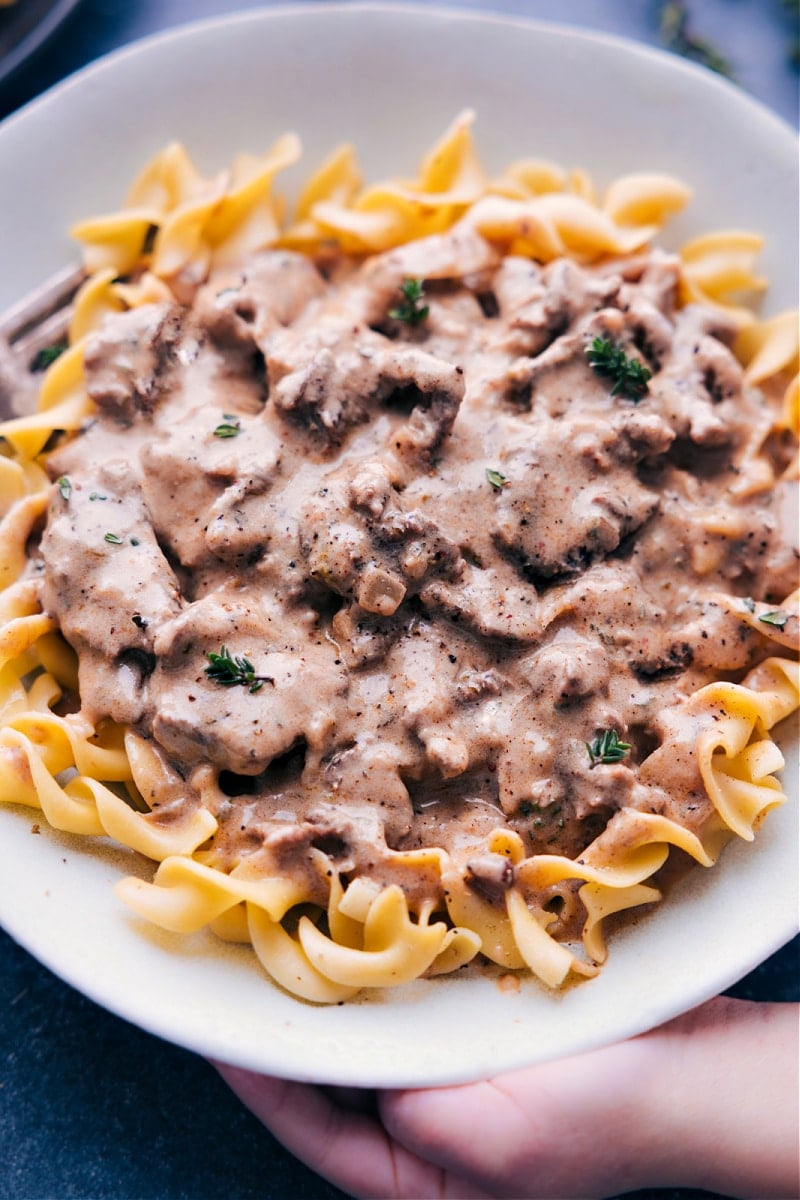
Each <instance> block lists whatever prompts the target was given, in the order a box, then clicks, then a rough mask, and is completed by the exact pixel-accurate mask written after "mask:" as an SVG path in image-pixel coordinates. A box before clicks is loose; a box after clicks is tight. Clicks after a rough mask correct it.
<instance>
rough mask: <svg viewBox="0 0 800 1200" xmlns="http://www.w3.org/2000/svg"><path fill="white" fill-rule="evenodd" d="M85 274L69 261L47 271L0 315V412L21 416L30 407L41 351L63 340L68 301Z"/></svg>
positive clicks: (43, 354)
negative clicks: (48, 274) (48, 273)
mask: <svg viewBox="0 0 800 1200" xmlns="http://www.w3.org/2000/svg"><path fill="white" fill-rule="evenodd" d="M85 278H86V272H85V270H84V268H83V267H82V266H75V265H74V264H73V265H71V266H69V267H65V268H64V269H63V270H62V271H59V272H58V273H57V274H55V275H52V276H51V277H50V278H49V279H48V280H46V281H45V282H44V283H42V284H40V285H39V286H38V287H37V288H34V290H33V291H32V292H29V293H28V295H27V296H25V297H24V298H23V299H22V300H20V301H19V302H18V303H17V304H15V305H13V306H12V307H11V308H10V309H8V310H7V311H6V312H5V313H3V315H2V316H0V416H1V417H2V418H3V419H5V418H6V417H16V416H22V415H23V414H24V413H27V412H30V411H31V410H32V408H33V407H34V405H35V401H36V394H37V392H38V390H39V387H38V381H37V378H36V376H37V375H38V374H39V373H41V371H43V370H44V368H45V366H46V365H47V351H48V350H49V349H50V348H57V347H59V346H60V345H61V344H63V343H65V342H66V334H67V329H68V327H69V315H70V305H71V304H72V301H73V299H74V298H75V293H76V292H77V290H78V288H79V287H80V285H81V284H82V283H83V281H84V279H85Z"/></svg>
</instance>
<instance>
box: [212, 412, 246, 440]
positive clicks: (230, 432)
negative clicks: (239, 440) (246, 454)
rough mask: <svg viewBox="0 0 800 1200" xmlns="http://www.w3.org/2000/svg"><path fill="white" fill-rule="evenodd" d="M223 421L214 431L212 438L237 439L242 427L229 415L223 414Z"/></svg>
mask: <svg viewBox="0 0 800 1200" xmlns="http://www.w3.org/2000/svg"><path fill="white" fill-rule="evenodd" d="M222 415H223V416H224V417H225V420H224V421H222V422H221V423H220V424H219V425H218V426H217V428H216V429H215V430H214V437H218V438H232V437H238V435H239V434H240V433H241V432H242V427H241V425H240V423H239V420H238V418H237V417H232V416H231V414H230V413H223V414H222Z"/></svg>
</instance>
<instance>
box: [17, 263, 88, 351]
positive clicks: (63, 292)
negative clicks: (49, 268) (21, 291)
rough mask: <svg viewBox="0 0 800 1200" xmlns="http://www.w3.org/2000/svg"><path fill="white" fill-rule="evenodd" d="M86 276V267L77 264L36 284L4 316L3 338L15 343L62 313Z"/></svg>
mask: <svg viewBox="0 0 800 1200" xmlns="http://www.w3.org/2000/svg"><path fill="white" fill-rule="evenodd" d="M85 277H86V272H85V271H84V268H83V267H82V266H77V267H76V266H75V265H74V264H73V265H71V266H69V267H66V268H64V270H62V271H59V272H58V274H56V275H53V276H51V277H50V279H48V280H47V281H46V282H45V283H43V284H40V285H39V287H37V288H34V290H33V291H32V292H29V293H28V295H27V296H24V297H23V299H22V300H20V301H19V302H18V303H17V304H15V305H14V306H13V307H12V308H10V309H8V310H7V311H6V312H5V313H3V315H2V316H0V338H2V339H3V340H4V341H6V342H7V343H8V345H9V346H11V347H14V346H15V345H16V343H18V342H20V341H21V340H23V339H24V338H25V337H26V335H29V334H31V333H32V332H33V331H34V330H38V329H40V328H41V327H42V326H44V325H45V324H46V323H47V322H48V320H49V319H50V318H52V317H53V316H54V315H56V314H61V313H62V312H63V310H64V309H66V307H67V306H68V305H69V304H70V303H71V302H72V300H73V299H74V297H75V293H76V292H77V290H78V288H79V287H80V285H81V284H82V283H83V281H84V279H85Z"/></svg>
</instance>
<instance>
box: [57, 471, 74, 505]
mask: <svg viewBox="0 0 800 1200" xmlns="http://www.w3.org/2000/svg"><path fill="white" fill-rule="evenodd" d="M56 483H57V484H58V490H59V492H60V493H61V499H62V500H69V498H70V496H71V495H72V481H71V480H70V477H69V475H59V477H58V479H57V480H56Z"/></svg>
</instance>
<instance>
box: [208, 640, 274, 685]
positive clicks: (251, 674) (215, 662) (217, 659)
mask: <svg viewBox="0 0 800 1200" xmlns="http://www.w3.org/2000/svg"><path fill="white" fill-rule="evenodd" d="M207 657H208V666H207V667H206V669H205V670H206V675H207V676H208V678H209V679H210V680H211V681H212V682H213V683H218V684H219V685H220V687H246V688H247V690H248V691H249V692H258V691H260V690H261V688H262V687H263V686H264V684H265V683H271V684H273V686H274V684H275V680H274V679H273V678H272V676H271V675H256V671H255V667H254V666H253V664H252V663H251V662H250V659H249V658H246V657H245V655H244V654H231V652H230V650H229V649H228V647H227V646H221V647H220V652H219V654H215V653H214V651H213V650H211V651H209V653H208V656H207Z"/></svg>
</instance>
